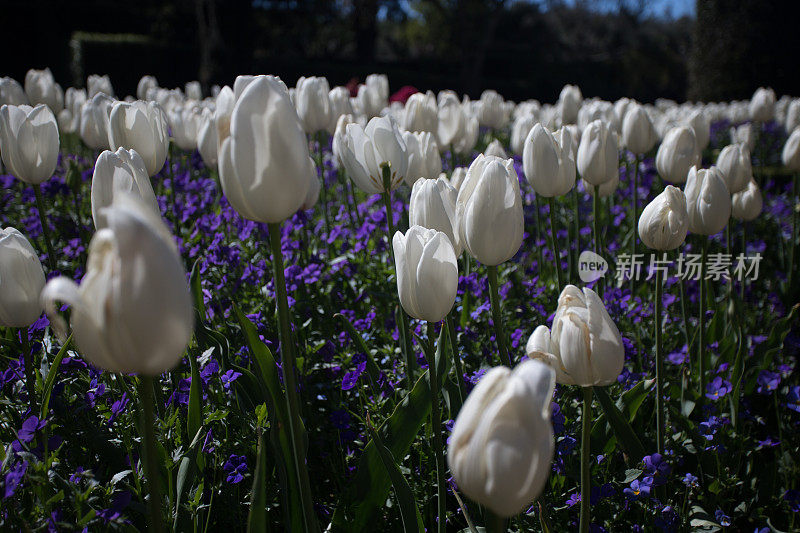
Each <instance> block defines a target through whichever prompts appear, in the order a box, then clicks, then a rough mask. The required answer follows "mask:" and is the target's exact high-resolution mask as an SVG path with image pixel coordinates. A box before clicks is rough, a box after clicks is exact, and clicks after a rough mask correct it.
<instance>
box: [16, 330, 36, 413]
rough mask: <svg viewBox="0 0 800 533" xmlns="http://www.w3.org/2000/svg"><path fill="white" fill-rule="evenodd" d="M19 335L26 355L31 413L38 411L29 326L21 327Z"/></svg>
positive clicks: (26, 386) (26, 379)
mask: <svg viewBox="0 0 800 533" xmlns="http://www.w3.org/2000/svg"><path fill="white" fill-rule="evenodd" d="M19 335H20V338H21V339H22V355H23V356H24V357H25V388H26V389H27V391H28V405H29V407H30V410H31V414H35V413H36V412H37V411H36V374H35V373H34V371H33V354H32V353H31V343H30V341H29V340H28V328H19Z"/></svg>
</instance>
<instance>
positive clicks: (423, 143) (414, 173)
mask: <svg viewBox="0 0 800 533" xmlns="http://www.w3.org/2000/svg"><path fill="white" fill-rule="evenodd" d="M403 140H404V141H405V143H406V148H407V149H408V170H407V171H406V177H405V182H406V184H407V185H408V186H412V185H414V182H416V181H417V180H418V179H420V178H427V179H433V178H435V177H436V176H438V175H439V173H440V172H441V171H442V158H441V157H440V156H439V147H438V146H437V145H436V140H435V139H434V138H433V136H432V135H431V134H430V133H428V132H427V131H425V132H417V133H411V132H408V131H404V132H403Z"/></svg>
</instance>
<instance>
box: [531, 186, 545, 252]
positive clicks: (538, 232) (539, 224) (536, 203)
mask: <svg viewBox="0 0 800 533" xmlns="http://www.w3.org/2000/svg"><path fill="white" fill-rule="evenodd" d="M533 206H534V209H535V210H536V242H537V244H536V250H537V251H538V252H539V265H541V264H542V262H543V258H542V248H541V247H540V246H539V245H538V242H539V241H540V240H541V238H542V233H541V228H542V219H541V214H540V213H539V195H538V194H536V193H534V195H533ZM540 268H541V266H540Z"/></svg>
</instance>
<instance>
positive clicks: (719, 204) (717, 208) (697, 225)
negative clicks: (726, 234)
mask: <svg viewBox="0 0 800 533" xmlns="http://www.w3.org/2000/svg"><path fill="white" fill-rule="evenodd" d="M684 192H685V194H686V205H687V210H688V212H689V231H691V232H692V233H697V234H700V235H714V234H716V233H719V232H720V231H722V229H723V228H724V227H725V224H727V223H728V219H729V218H730V216H731V193H730V192H729V191H728V187H727V186H726V185H725V178H724V177H723V174H722V172H721V171H720V170H719V169H718V168H717V167H711V168H708V169H705V168H703V169H698V168H697V167H696V166H695V167H692V168H691V169H690V170H689V177H688V179H687V180H686V188H685V190H684Z"/></svg>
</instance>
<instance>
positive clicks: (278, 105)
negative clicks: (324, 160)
mask: <svg viewBox="0 0 800 533" xmlns="http://www.w3.org/2000/svg"><path fill="white" fill-rule="evenodd" d="M237 81H238V80H237ZM310 165H311V160H310V156H309V153H308V143H307V141H306V136H305V134H304V133H303V129H302V126H301V124H300V119H299V118H298V116H297V112H296V111H295V108H294V106H293V105H292V102H291V101H290V100H289V93H288V91H287V90H286V86H285V85H284V84H283V83H281V82H280V81H279V80H278V79H276V78H274V77H272V76H258V77H256V78H255V79H253V80H251V81H250V82H249V83H248V84H247V86H246V88H245V89H244V90H243V91H242V93H241V96H239V97H238V98H237V100H236V104H235V106H234V109H233V114H232V116H231V124H230V136H229V137H228V138H226V139H225V140H224V141H223V142H222V146H221V148H220V151H219V174H220V181H221V182H222V190H223V192H224V193H225V196H226V198H227V199H228V201H229V202H230V203H231V205H232V206H233V207H234V209H236V211H238V212H239V213H240V214H241V215H242V216H243V217H245V218H247V219H249V220H253V221H256V222H264V223H277V222H282V221H283V220H286V219H287V218H289V217H290V216H292V215H293V214H294V213H295V212H296V211H297V210H298V209H299V208H300V207H301V206H302V205H303V202H304V201H305V199H306V196H307V194H308V189H309V187H310V186H311V178H312V174H313V170H312V169H311V168H310Z"/></svg>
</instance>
